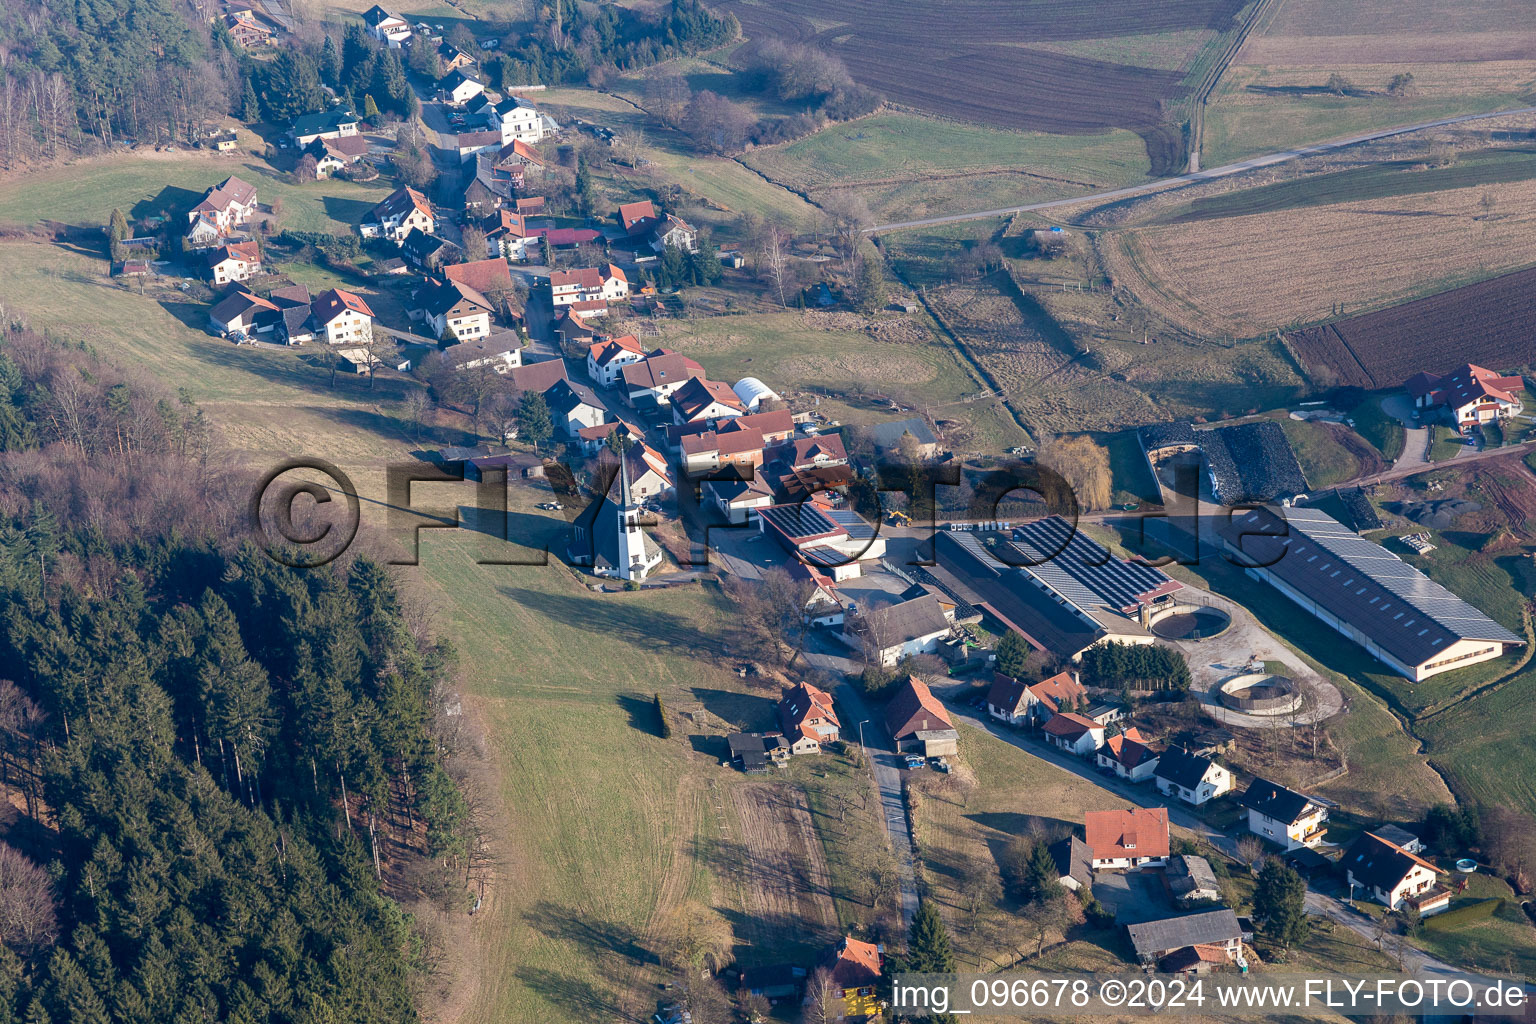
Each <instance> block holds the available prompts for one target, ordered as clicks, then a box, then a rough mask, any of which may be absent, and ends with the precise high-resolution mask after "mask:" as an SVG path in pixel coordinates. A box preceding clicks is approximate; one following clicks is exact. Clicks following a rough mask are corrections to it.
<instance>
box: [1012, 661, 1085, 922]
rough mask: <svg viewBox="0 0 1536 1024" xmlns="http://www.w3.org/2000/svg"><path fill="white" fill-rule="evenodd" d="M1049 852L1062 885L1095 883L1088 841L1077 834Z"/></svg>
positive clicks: (1077, 886) (1075, 886) (1080, 887)
mask: <svg viewBox="0 0 1536 1024" xmlns="http://www.w3.org/2000/svg"><path fill="white" fill-rule="evenodd" d="M1004 678H1007V677H1006V676H1005V677H1004ZM1049 852H1050V855H1051V860H1052V861H1053V862H1055V864H1056V871H1057V875H1058V877H1057V881H1059V882H1060V883H1061V884H1062V885H1064V886H1066V887H1067V888H1068V889H1071V890H1072V891H1073V892H1078V891H1080V890H1083V889H1087V888H1090V887H1091V886H1092V885H1093V850H1092V848H1091V847H1089V845H1088V844H1087V843H1085V842H1083V841H1082V840H1081V839H1079V838H1077V836H1068V837H1067V838H1065V839H1062V840H1060V841H1058V842H1054V843H1052V844H1051V845H1050V849H1049Z"/></svg>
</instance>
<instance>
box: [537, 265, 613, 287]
mask: <svg viewBox="0 0 1536 1024" xmlns="http://www.w3.org/2000/svg"><path fill="white" fill-rule="evenodd" d="M571 285H575V286H577V287H579V288H601V287H602V286H603V275H602V272H601V271H599V270H598V269H597V268H596V267H580V268H578V269H576V270H556V271H554V272H553V273H551V274H550V275H549V286H550V287H551V288H568V287H570V286H571Z"/></svg>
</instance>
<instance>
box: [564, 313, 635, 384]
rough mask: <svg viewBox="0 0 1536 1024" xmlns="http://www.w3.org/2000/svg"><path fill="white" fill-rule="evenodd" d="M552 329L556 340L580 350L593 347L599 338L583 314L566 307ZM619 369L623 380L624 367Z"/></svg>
mask: <svg viewBox="0 0 1536 1024" xmlns="http://www.w3.org/2000/svg"><path fill="white" fill-rule="evenodd" d="M552 329H553V330H554V332H555V338H556V340H558V341H559V342H560V344H561V345H566V346H571V347H574V348H578V349H579V348H581V347H582V346H589V345H591V344H592V343H593V342H595V341H597V340H598V337H599V335H598V333H597V331H596V330H595V329H594V328H593V327H592V325H591V324H589V323H587V322H586V320H584V319H582V316H581V314H580V313H578V312H576V310H575V309H574V308H572V307H570V306H566V307H565V308H564V309H562V310H561V311H560V315H559V317H557V318H556V319H555V323H554V327H553V328H552ZM619 369H620V373H619V377H620V379H621V380H622V379H623V376H624V374H623V367H620V368H619Z"/></svg>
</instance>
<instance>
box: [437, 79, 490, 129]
mask: <svg viewBox="0 0 1536 1024" xmlns="http://www.w3.org/2000/svg"><path fill="white" fill-rule="evenodd" d="M437 92H438V95H439V96H441V97H442V98H443V102H444V103H448V104H451V105H453V106H455V107H458V106H462V105H464V104H465V103H468V102H469V101H470V100H472V99H474V98H475V97H476V96H479V95H480V94H481V93H483V92H485V86H484V85H482V84H481V82H480V79H478V78H476V77H475V76H474V75H473V74H471V73H470V72H469V71H467V70H465V69H463V68H455V69H454V70H452V71H449V72H448V73H447V74H445V75H443V77H442V80H441V81H439V82H438V83H437ZM498 140H499V136H498ZM498 145H500V142H499V141H498Z"/></svg>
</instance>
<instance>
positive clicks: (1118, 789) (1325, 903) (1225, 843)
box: [845, 686, 1465, 974]
mask: <svg viewBox="0 0 1536 1024" xmlns="http://www.w3.org/2000/svg"><path fill="white" fill-rule="evenodd" d="M845 689H848V687H845ZM972 692H974V691H973V690H972V689H971V688H970V687H969V686H963V687H958V688H954V689H951V690H950V691H948V692H947V693H943V694H940V696H941V697H943V698H944V701H945V703H946V704H947V705H948V706H949V710H950V713H951V715H952V716H953V717H954V718H956V719H958V720H960V721H962V722H964V723H966V724H967V725H971V726H975V727H977V728H980V729H985V730H986V731H987V732H990V733H991V734H992V735H993V736H996V737H997V738H998V739H1000V740H1003V741H1004V742H1005V743H1011V744H1013V745H1014V746H1016V747H1018V748H1019V749H1020V750H1023V751H1025V752H1026V753H1028V754H1032V755H1033V756H1035V757H1037V758H1039V759H1040V760H1042V761H1045V762H1047V763H1048V764H1052V765H1055V766H1056V767H1057V768H1060V769H1061V770H1062V771H1064V772H1069V773H1071V774H1073V775H1076V776H1078V777H1080V778H1084V779H1087V780H1088V781H1089V782H1092V783H1093V784H1094V785H1096V786H1099V787H1101V788H1103V789H1107V790H1109V791H1110V792H1112V793H1114V794H1116V795H1117V796H1121V797H1124V798H1125V799H1126V800H1128V801H1130V802H1131V803H1134V804H1137V805H1138V806H1141V807H1167V808H1168V820H1169V822H1171V823H1172V824H1174V825H1177V826H1179V827H1180V828H1186V829H1189V830H1190V831H1191V832H1194V833H1195V834H1196V835H1198V836H1200V837H1201V838H1202V839H1204V840H1206V841H1207V842H1209V843H1210V844H1211V845H1212V846H1214V847H1216V849H1218V850H1220V851H1221V852H1222V853H1224V854H1226V855H1227V856H1228V857H1233V858H1235V857H1237V839H1236V837H1234V836H1232V835H1229V834H1228V833H1226V832H1222V831H1220V830H1218V829H1216V828H1214V827H1213V826H1211V825H1210V824H1208V823H1207V822H1205V821H1203V820H1201V819H1200V818H1198V817H1196V816H1195V815H1194V814H1192V813H1191V812H1189V811H1187V810H1185V809H1184V808H1182V807H1179V806H1176V805H1170V804H1169V803H1168V801H1167V800H1165V799H1164V798H1163V796H1162V794H1160V793H1158V791H1157V789H1156V788H1155V787H1153V786H1151V785H1131V784H1130V783H1128V782H1126V781H1124V780H1123V779H1111V778H1107V777H1105V776H1103V775H1100V774H1099V773H1098V772H1097V771H1096V770H1095V769H1094V768H1093V767H1092V766H1091V765H1090V764H1089V762H1088V761H1086V760H1084V759H1083V758H1080V757H1073V756H1072V755H1070V754H1067V753H1065V752H1063V751H1060V750H1056V749H1054V748H1051V747H1047V746H1045V745H1044V744H1042V743H1033V742H1028V741H1026V740H1025V739H1024V734H1021V733H1020V732H1018V731H1017V730H1015V729H1012V728H1010V727H1008V726H1005V725H1003V724H1002V723H1001V722H999V721H997V720H996V719H994V718H992V717H990V716H985V717H976V716H975V715H972V714H971V713H970V712H969V709H967V708H965V707H964V706H963V705H961V704H958V703H956V702H955V700H954V697H955V696H956V695H957V694H960V693H963V694H969V693H972ZM1307 911H1308V913H1310V914H1313V915H1317V916H1321V917H1327V918H1329V919H1330V920H1332V921H1334V922H1336V923H1337V924H1339V925H1341V926H1342V927H1345V928H1348V929H1349V930H1350V931H1352V932H1355V933H1356V934H1357V935H1359V936H1361V937H1362V938H1364V939H1366V940H1367V941H1370V942H1375V941H1376V922H1375V921H1374V919H1372V918H1370V917H1367V916H1366V915H1365V914H1362V913H1360V912H1359V911H1357V910H1354V909H1353V908H1351V907H1347V906H1345V905H1344V904H1342V903H1340V902H1339V900H1338V898H1337V897H1335V896H1331V895H1329V894H1327V893H1324V892H1319V891H1318V890H1316V889H1313V888H1311V887H1310V884H1309V886H1308V889H1307ZM1403 962H1404V965H1405V966H1406V967H1407V969H1408V971H1409V972H1410V973H1413V974H1462V973H1465V972H1463V971H1462V970H1461V969H1460V968H1456V967H1452V966H1451V965H1450V964H1448V963H1446V962H1445V961H1443V960H1439V959H1436V958H1435V957H1432V956H1430V955H1429V954H1428V953H1425V952H1423V951H1422V950H1419V949H1414V948H1413V947H1411V946H1410V947H1407V948H1405V949H1404V951H1403Z"/></svg>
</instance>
